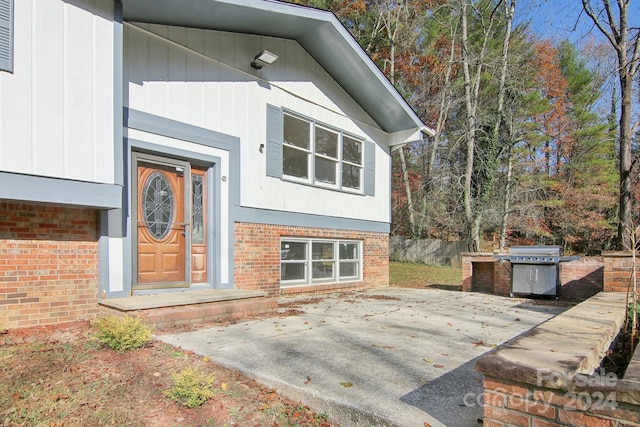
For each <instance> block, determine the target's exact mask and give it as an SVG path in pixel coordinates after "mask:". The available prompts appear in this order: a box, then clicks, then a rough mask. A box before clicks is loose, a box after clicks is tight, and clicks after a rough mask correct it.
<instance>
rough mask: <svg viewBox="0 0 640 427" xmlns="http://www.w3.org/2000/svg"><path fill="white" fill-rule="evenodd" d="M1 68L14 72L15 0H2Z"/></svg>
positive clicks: (0, 24)
mask: <svg viewBox="0 0 640 427" xmlns="http://www.w3.org/2000/svg"><path fill="white" fill-rule="evenodd" d="M0 70H4V71H9V72H13V0H0Z"/></svg>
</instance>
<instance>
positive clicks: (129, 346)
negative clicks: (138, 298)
mask: <svg viewBox="0 0 640 427" xmlns="http://www.w3.org/2000/svg"><path fill="white" fill-rule="evenodd" d="M96 328H97V329H98V333H97V338H98V341H99V342H100V344H103V345H106V346H108V347H109V348H112V349H114V350H118V351H124V350H135V349H138V348H141V347H143V346H144V345H146V344H147V343H148V342H149V341H151V338H152V334H151V328H149V327H148V326H147V325H145V324H144V323H143V322H142V318H141V317H130V316H124V317H116V316H109V317H101V318H100V319H98V321H97V322H96Z"/></svg>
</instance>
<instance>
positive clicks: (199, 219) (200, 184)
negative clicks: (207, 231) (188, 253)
mask: <svg viewBox="0 0 640 427" xmlns="http://www.w3.org/2000/svg"><path fill="white" fill-rule="evenodd" d="M191 193H192V196H193V200H192V205H193V207H192V216H191V243H199V244H202V243H204V215H203V213H204V211H203V207H204V203H203V200H204V199H203V196H204V181H203V179H202V175H195V174H194V175H191Z"/></svg>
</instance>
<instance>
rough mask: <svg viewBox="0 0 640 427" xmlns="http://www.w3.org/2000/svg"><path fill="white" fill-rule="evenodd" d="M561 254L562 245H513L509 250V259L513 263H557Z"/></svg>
mask: <svg viewBox="0 0 640 427" xmlns="http://www.w3.org/2000/svg"><path fill="white" fill-rule="evenodd" d="M561 255H562V247H561V246H513V247H512V248H511V249H510V250H509V261H510V262H511V263H513V264H557V263H558V262H560V256H561Z"/></svg>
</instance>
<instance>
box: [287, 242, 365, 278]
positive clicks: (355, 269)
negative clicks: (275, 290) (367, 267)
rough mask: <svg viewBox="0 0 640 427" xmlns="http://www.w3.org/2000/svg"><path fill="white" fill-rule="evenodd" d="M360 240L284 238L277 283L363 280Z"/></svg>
mask: <svg viewBox="0 0 640 427" xmlns="http://www.w3.org/2000/svg"><path fill="white" fill-rule="evenodd" d="M361 253H362V243H361V242H360V241H355V240H327V239H283V240H282V241H281V243H280V284H281V286H300V285H308V284H322V283H336V282H345V281H356V280H362V274H361V272H362V257H361Z"/></svg>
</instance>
